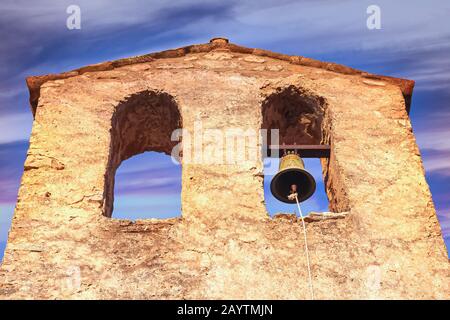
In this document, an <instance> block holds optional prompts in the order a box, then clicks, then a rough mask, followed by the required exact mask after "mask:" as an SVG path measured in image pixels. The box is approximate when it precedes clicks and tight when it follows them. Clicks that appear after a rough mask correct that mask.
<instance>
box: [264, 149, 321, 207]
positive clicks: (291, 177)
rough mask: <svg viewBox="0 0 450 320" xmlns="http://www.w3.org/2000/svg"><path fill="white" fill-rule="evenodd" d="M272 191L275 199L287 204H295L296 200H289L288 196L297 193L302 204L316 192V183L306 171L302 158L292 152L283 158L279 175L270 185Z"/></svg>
mask: <svg viewBox="0 0 450 320" xmlns="http://www.w3.org/2000/svg"><path fill="white" fill-rule="evenodd" d="M270 191H271V192H272V194H273V195H274V197H275V198H277V199H278V200H280V201H282V202H286V203H295V202H296V201H295V199H292V200H291V199H288V196H289V195H290V194H291V193H293V192H297V195H298V201H299V202H302V201H305V200H306V199H308V198H309V197H311V196H312V195H313V193H314V191H316V181H315V180H314V178H313V176H312V175H311V174H310V173H309V172H308V171H306V170H305V163H304V162H303V160H302V158H300V156H299V155H298V154H296V153H294V152H291V153H287V154H285V155H284V156H283V157H281V159H280V166H279V169H278V173H277V174H276V175H275V176H274V177H273V179H272V182H271V183H270Z"/></svg>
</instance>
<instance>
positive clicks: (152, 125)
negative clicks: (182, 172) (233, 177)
mask: <svg viewBox="0 0 450 320" xmlns="http://www.w3.org/2000/svg"><path fill="white" fill-rule="evenodd" d="M181 127H182V119H181V115H180V111H179V108H178V104H177V102H176V101H175V99H174V98H173V97H172V96H171V95H169V94H167V93H165V92H155V91H143V92H139V93H136V94H133V95H131V96H129V97H127V98H126V99H125V100H124V101H122V102H121V103H119V105H118V106H117V107H116V109H115V112H114V115H113V117H112V123H111V146H110V156H109V160H108V169H107V173H106V181H105V186H106V203H105V209H104V215H105V216H107V217H112V216H113V204H114V184H115V176H116V171H117V169H118V167H119V166H120V165H121V163H122V162H123V161H125V160H127V159H129V158H131V157H133V156H135V155H139V154H141V153H144V152H146V151H155V152H159V153H164V154H166V155H167V156H170V155H171V153H172V149H173V147H174V146H175V145H176V144H177V143H178V141H172V140H171V135H172V132H173V131H174V130H176V129H179V128H181ZM148 166H149V167H151V166H152V163H150V162H149V163H148ZM180 179H181V177H180Z"/></svg>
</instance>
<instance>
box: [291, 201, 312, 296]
mask: <svg viewBox="0 0 450 320" xmlns="http://www.w3.org/2000/svg"><path fill="white" fill-rule="evenodd" d="M294 197H295V200H296V201H297V208H298V212H299V213H300V217H301V218H302V224H303V236H304V237H305V254H306V262H307V263H308V276H309V291H310V294H311V300H314V290H313V283H312V276H311V264H310V262H309V250H308V241H307V239H306V226H305V219H304V218H303V213H302V209H300V203H298V198H297V193H294Z"/></svg>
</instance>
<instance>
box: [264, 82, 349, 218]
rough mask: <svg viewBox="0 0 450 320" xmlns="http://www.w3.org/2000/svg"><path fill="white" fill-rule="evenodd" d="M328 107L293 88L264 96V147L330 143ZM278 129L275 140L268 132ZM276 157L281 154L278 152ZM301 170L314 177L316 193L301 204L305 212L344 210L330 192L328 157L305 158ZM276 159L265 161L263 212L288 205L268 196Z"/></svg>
mask: <svg viewBox="0 0 450 320" xmlns="http://www.w3.org/2000/svg"><path fill="white" fill-rule="evenodd" d="M327 114H328V105H327V102H326V100H325V99H324V98H323V97H320V96H318V95H315V94H313V93H311V92H309V91H306V90H304V89H302V88H299V87H296V86H287V87H284V88H278V89H277V90H275V91H274V92H273V93H272V94H270V95H269V96H267V98H266V99H265V100H264V101H263V104H262V128H263V129H267V130H268V133H267V144H268V145H276V144H280V145H283V144H285V145H294V144H296V145H319V144H331V138H330V132H329V130H328V127H329V121H330V120H329V117H328V116H327ZM274 129H275V130H278V140H276V139H275V138H274V137H276V135H274V133H273V132H271V130H274ZM279 155H280V156H281V155H282V151H280V154H279ZM303 160H304V161H305V167H306V169H307V170H309V171H310V173H311V174H312V175H313V176H314V177H315V180H316V184H317V188H316V192H315V194H314V195H313V197H311V198H310V199H309V200H307V201H305V202H304V207H305V209H306V210H305V211H328V210H330V211H334V212H341V211H346V209H347V201H346V200H345V199H344V197H339V196H336V194H337V193H336V192H335V190H333V183H332V182H333V179H334V178H333V174H336V172H334V171H332V170H330V165H332V161H333V160H332V159H330V158H320V159H319V158H306V159H303ZM278 163H279V161H278V157H277V155H276V153H275V154H274V153H272V155H271V158H268V159H266V160H265V167H264V174H265V179H264V191H265V192H264V193H265V202H266V209H267V211H268V212H269V213H271V214H273V213H274V211H277V210H279V211H283V212H286V211H288V210H289V208H290V210H293V207H292V206H289V205H284V204H283V203H282V202H279V201H277V200H276V199H275V198H273V196H272V195H271V193H270V188H268V186H269V184H270V179H271V178H272V176H273V175H274V174H276V172H277V170H278Z"/></svg>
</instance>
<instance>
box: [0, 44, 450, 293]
mask: <svg viewBox="0 0 450 320" xmlns="http://www.w3.org/2000/svg"><path fill="white" fill-rule="evenodd" d="M27 84H28V87H29V90H30V102H31V107H32V112H33V114H34V116H35V118H34V123H33V130H32V135H31V139H30V147H29V150H28V154H27V159H26V162H25V167H24V174H23V177H22V181H21V187H20V191H19V195H18V199H17V206H16V210H15V214H14V218H13V223H12V227H11V230H10V233H9V239H8V245H7V248H6V252H5V257H4V261H3V263H2V265H1V269H0V270H1V271H0V298H2V299H10V298H37V299H55V298H56V299H65V298H81V299H97V298H100V299H121V298H133V299H153V298H154V299H166V298H174V299H203V298H206V299H216V298H222V299H223V298H227V299H308V298H309V290H308V282H307V279H308V278H307V268H306V260H305V255H304V251H303V245H304V243H303V234H302V229H301V224H300V221H298V220H297V219H295V218H294V217H292V216H288V215H280V216H276V217H275V218H270V217H269V216H268V214H267V212H266V209H265V204H264V191H263V179H264V176H263V170H262V169H263V165H262V160H263V159H262V158H261V157H259V158H258V159H256V160H253V161H243V162H239V163H236V164H234V165H221V164H210V165H204V164H195V163H184V164H183V166H182V194H181V199H182V218H175V219H168V220H157V219H148V220H141V221H136V222H131V221H126V220H118V219H114V218H111V216H112V212H113V198H114V175H115V171H116V169H117V167H118V166H119V165H120V163H121V162H122V161H124V160H125V159H127V158H129V157H131V156H134V155H136V154H139V153H142V152H144V151H158V152H165V153H167V154H170V152H171V150H172V148H173V147H174V143H175V142H173V141H172V140H171V139H170V137H171V133H172V131H173V130H174V129H176V128H181V127H182V128H186V129H192V127H193V125H194V122H195V121H196V120H197V119H200V120H201V121H202V123H203V126H204V127H205V128H218V129H226V128H227V127H230V126H231V127H237V128H241V129H244V130H246V129H254V130H258V129H261V128H265V129H271V128H278V129H280V141H281V142H285V143H287V144H288V143H292V142H296V143H299V144H302V143H303V144H320V143H324V144H329V145H330V146H331V156H330V158H329V159H322V166H323V176H324V181H325V184H326V192H327V195H328V197H329V201H330V211H333V212H336V213H342V214H340V215H336V217H339V219H310V220H308V223H307V232H308V245H309V249H310V258H311V267H312V275H313V285H314V291H315V296H316V298H318V299H327V298H331V299H366V298H369V299H371V298H388V299H394V298H408V299H409V298H418V299H426V298H438V299H449V298H450V264H449V261H448V258H447V252H446V249H445V245H444V241H443V239H442V235H441V230H440V227H439V224H438V221H437V218H436V213H435V209H434V205H433V201H432V198H431V194H430V190H429V188H428V185H427V183H426V181H425V177H424V169H423V165H422V160H421V156H420V153H419V150H418V147H417V145H416V141H415V138H414V135H413V132H412V128H411V124H410V120H409V117H408V110H409V107H410V102H411V95H412V90H413V85H414V82H413V81H410V80H404V79H397V78H391V77H384V76H377V75H373V74H369V73H366V72H362V71H358V70H355V69H352V68H349V67H345V66H342V65H337V64H333V63H326V62H320V61H316V60H313V59H309V58H305V57H301V56H288V55H284V54H277V53H273V52H269V51H265V50H260V49H250V48H245V47H241V46H237V45H234V44H231V43H229V42H228V40H227V39H223V38H216V39H213V40H211V42H210V43H208V44H201V45H192V46H188V47H184V48H180V49H175V50H168V51H163V52H158V53H152V54H148V55H144V56H139V57H133V58H127V59H121V60H117V61H112V62H105V63H101V64H97V65H91V66H87V67H83V68H80V69H77V70H74V71H70V72H66V73H62V74H50V75H45V76H38V77H30V78H28V79H27ZM184 143H186V142H185V141H184V140H183V148H184ZM203 144H204V147H205V148H210V149H211V147H212V149H214V146H211V142H208V141H203ZM149 165H150V164H149ZM344 213H346V214H344Z"/></svg>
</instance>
